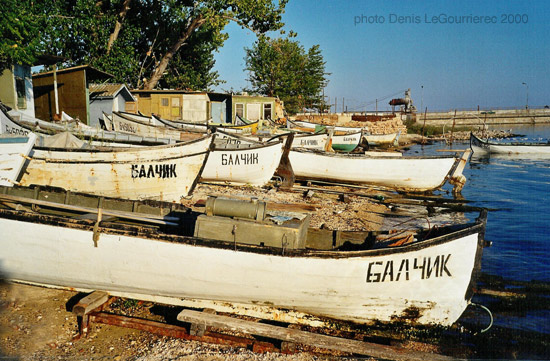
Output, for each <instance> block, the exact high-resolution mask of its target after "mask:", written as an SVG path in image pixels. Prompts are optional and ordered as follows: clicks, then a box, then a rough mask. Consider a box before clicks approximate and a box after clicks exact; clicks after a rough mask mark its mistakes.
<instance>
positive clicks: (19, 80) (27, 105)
mask: <svg viewBox="0 0 550 361" xmlns="http://www.w3.org/2000/svg"><path fill="white" fill-rule="evenodd" d="M0 102H2V103H3V104H5V105H7V106H9V107H10V108H12V109H15V110H17V111H19V112H21V113H23V114H26V115H28V116H31V117H34V95H33V87H32V76H31V67H30V66H29V65H12V66H11V67H10V68H7V69H4V71H3V72H2V74H1V75H0Z"/></svg>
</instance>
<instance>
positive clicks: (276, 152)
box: [201, 138, 284, 186]
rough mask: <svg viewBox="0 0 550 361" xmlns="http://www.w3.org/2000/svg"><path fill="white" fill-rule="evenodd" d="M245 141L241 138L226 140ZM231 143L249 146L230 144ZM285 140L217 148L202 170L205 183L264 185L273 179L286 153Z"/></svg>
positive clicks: (227, 139) (228, 139) (202, 179)
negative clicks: (284, 148)
mask: <svg viewBox="0 0 550 361" xmlns="http://www.w3.org/2000/svg"><path fill="white" fill-rule="evenodd" d="M231 140H233V141H235V142H237V141H238V142H241V139H237V138H233V139H231V138H225V141H228V142H229V141H231ZM228 144H229V146H231V145H234V146H239V145H244V146H246V145H249V144H243V143H228ZM283 146H284V143H283V142H273V143H271V144H267V145H266V144H260V145H255V146H254V145H252V146H251V147H247V148H233V149H231V148H229V149H218V148H215V149H213V150H212V151H211V152H210V154H209V156H208V160H207V161H206V165H205V167H204V170H203V172H202V176H201V181H202V182H214V183H228V184H236V185H243V184H249V185H253V186H263V185H265V184H266V183H267V182H269V181H270V180H271V178H272V177H273V174H274V173H275V170H276V169H277V166H278V165H279V162H280V161H281V156H282V155H283Z"/></svg>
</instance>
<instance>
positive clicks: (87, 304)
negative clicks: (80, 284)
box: [73, 291, 109, 316]
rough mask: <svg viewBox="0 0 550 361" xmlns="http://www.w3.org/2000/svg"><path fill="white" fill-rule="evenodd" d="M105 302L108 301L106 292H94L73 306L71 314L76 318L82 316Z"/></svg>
mask: <svg viewBox="0 0 550 361" xmlns="http://www.w3.org/2000/svg"><path fill="white" fill-rule="evenodd" d="M107 300H109V294H108V293H107V292H103V291H94V292H92V293H90V294H89V295H88V296H86V297H84V298H83V299H81V300H80V301H78V303H77V304H76V305H74V307H73V313H74V314H75V315H77V316H84V315H86V314H88V313H90V312H91V311H92V310H94V309H96V308H98V307H99V306H101V305H102V304H104V303H105V302H107Z"/></svg>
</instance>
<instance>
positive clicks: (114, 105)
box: [88, 83, 136, 127]
mask: <svg viewBox="0 0 550 361" xmlns="http://www.w3.org/2000/svg"><path fill="white" fill-rule="evenodd" d="M88 89H89V91H90V123H89V124H90V125H91V126H92V127H95V126H99V118H102V117H103V113H104V112H105V113H107V114H111V113H112V112H114V111H115V112H117V111H120V112H125V111H128V110H131V111H134V108H133V107H131V109H127V108H126V102H135V101H136V98H134V96H133V95H132V93H131V92H130V90H129V89H128V88H127V87H126V85H124V84H112V83H105V84H90V86H89V88H88Z"/></svg>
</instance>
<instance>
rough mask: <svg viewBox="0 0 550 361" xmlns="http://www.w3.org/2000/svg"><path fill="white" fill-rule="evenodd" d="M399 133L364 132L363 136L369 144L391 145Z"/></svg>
mask: <svg viewBox="0 0 550 361" xmlns="http://www.w3.org/2000/svg"><path fill="white" fill-rule="evenodd" d="M398 135H399V133H391V134H365V135H363V137H364V138H365V139H366V140H367V143H368V144H369V145H392V144H394V143H396V140H397V137H398Z"/></svg>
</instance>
